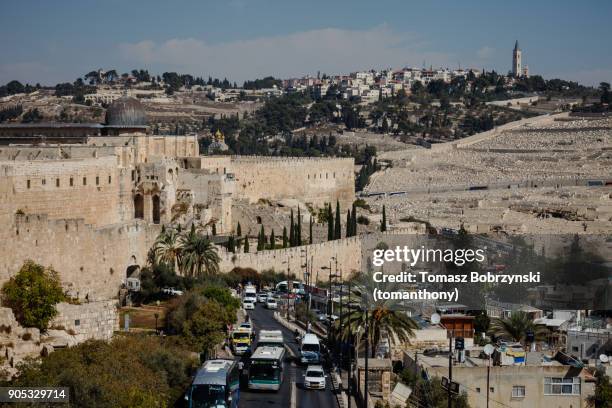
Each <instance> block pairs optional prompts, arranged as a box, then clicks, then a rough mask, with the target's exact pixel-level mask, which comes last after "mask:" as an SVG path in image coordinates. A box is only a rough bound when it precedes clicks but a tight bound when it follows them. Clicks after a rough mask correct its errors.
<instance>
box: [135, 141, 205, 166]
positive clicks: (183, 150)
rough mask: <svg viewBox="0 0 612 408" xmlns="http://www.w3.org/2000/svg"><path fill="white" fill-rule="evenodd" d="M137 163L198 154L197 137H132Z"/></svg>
mask: <svg viewBox="0 0 612 408" xmlns="http://www.w3.org/2000/svg"><path fill="white" fill-rule="evenodd" d="M134 147H135V159H136V162H137V163H147V162H150V161H152V160H157V159H165V158H175V157H183V156H198V155H199V154H200V151H199V145H198V138H197V136H152V135H138V136H134Z"/></svg>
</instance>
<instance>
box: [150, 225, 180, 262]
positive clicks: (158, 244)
mask: <svg viewBox="0 0 612 408" xmlns="http://www.w3.org/2000/svg"><path fill="white" fill-rule="evenodd" d="M181 241H182V240H181V235H180V234H179V232H178V231H177V230H175V229H173V228H168V229H162V232H161V233H160V234H159V236H158V237H157V239H156V240H155V243H154V244H153V253H154V255H155V262H158V263H160V262H163V263H166V264H168V265H172V268H173V269H174V271H175V272H176V269H177V266H180V264H181V252H182V250H183V245H182V242H181Z"/></svg>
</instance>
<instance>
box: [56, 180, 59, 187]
mask: <svg viewBox="0 0 612 408" xmlns="http://www.w3.org/2000/svg"><path fill="white" fill-rule="evenodd" d="M59 186H60V181H59V179H55V187H59Z"/></svg>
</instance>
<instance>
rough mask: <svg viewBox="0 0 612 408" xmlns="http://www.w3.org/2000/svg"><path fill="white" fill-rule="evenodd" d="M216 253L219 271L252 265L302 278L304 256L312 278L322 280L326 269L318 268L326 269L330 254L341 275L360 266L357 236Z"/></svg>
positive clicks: (359, 243) (260, 269)
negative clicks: (273, 247) (336, 260)
mask: <svg viewBox="0 0 612 408" xmlns="http://www.w3.org/2000/svg"><path fill="white" fill-rule="evenodd" d="M220 255H221V263H220V264H219V268H220V270H221V271H222V272H229V271H231V270H232V269H233V268H234V267H242V268H253V269H255V270H257V271H259V272H261V271H265V270H268V269H274V270H275V271H287V270H289V272H290V273H295V275H296V276H297V277H298V278H300V279H302V278H303V273H304V267H303V265H304V264H305V261H306V259H308V263H309V268H310V267H311V266H312V268H313V269H312V270H313V271H314V272H313V273H314V274H315V276H313V277H312V279H314V280H315V281H316V280H320V281H326V280H327V279H328V276H327V275H328V274H329V271H326V270H321V268H322V267H323V266H325V267H328V268H329V263H330V260H331V258H332V257H336V258H337V259H338V268H339V272H338V273H343V274H344V276H348V275H347V274H349V273H351V271H353V270H360V269H361V239H360V238H359V237H351V238H344V239H339V240H335V241H329V242H323V243H320V244H313V245H304V246H301V247H294V248H285V249H276V250H270V251H262V252H258V253H249V254H233V253H228V252H225V251H224V250H220ZM332 262H333V265H332V266H333V267H334V268H335V261H332ZM287 265H288V266H289V267H287ZM319 271H320V272H319ZM334 271H335V269H334Z"/></svg>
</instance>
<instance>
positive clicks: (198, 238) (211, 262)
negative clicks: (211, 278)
mask: <svg viewBox="0 0 612 408" xmlns="http://www.w3.org/2000/svg"><path fill="white" fill-rule="evenodd" d="M182 247H183V249H182V256H181V263H182V270H183V273H184V275H185V276H190V277H195V278H202V277H203V276H205V275H210V274H214V273H217V272H218V271H219V262H220V260H221V258H219V254H217V248H216V247H215V246H214V244H213V243H212V242H210V240H209V239H208V238H207V237H205V236H204V235H202V234H200V233H198V232H196V230H195V228H194V227H193V226H192V228H191V231H190V232H189V233H187V234H186V235H184V236H183V237H182Z"/></svg>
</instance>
